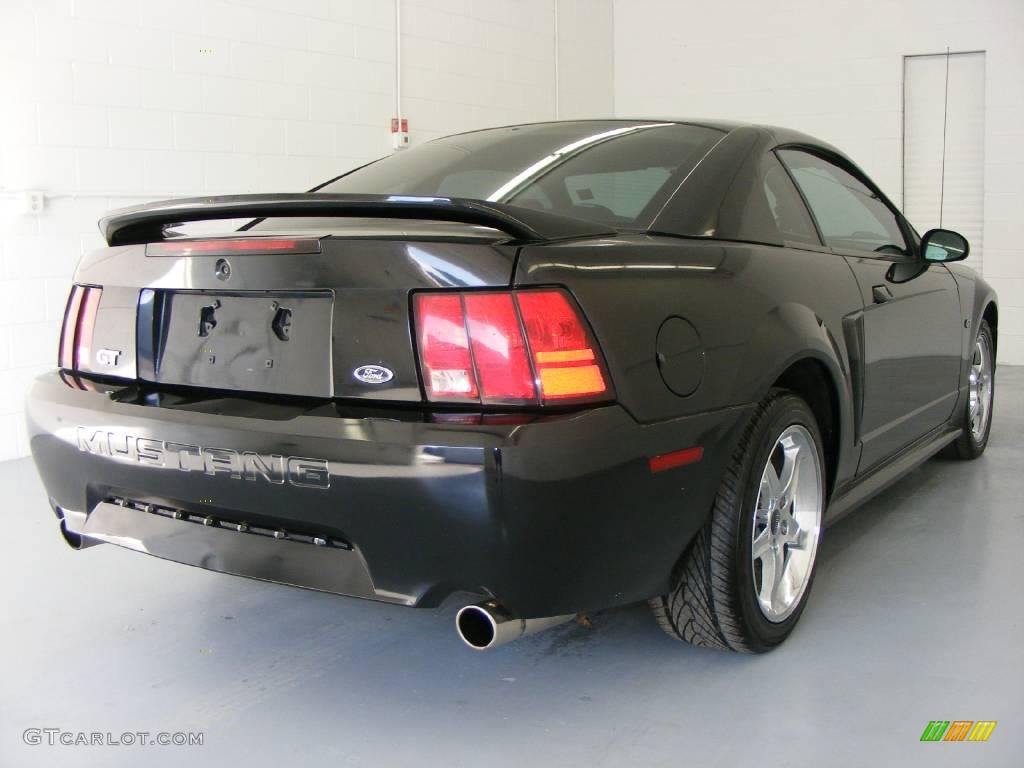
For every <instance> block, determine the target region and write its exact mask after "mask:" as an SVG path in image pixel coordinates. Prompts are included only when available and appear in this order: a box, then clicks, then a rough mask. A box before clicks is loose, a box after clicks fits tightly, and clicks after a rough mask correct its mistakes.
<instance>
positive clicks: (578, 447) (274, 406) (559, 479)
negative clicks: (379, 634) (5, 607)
mask: <svg viewBox="0 0 1024 768" xmlns="http://www.w3.org/2000/svg"><path fill="white" fill-rule="evenodd" d="M103 389H104V388H102V387H101V389H100V391H83V390H81V389H78V388H76V387H74V386H72V385H71V384H70V383H69V382H67V381H65V379H64V378H63V377H62V376H61V375H60V374H57V373H50V374H45V375H43V376H41V377H39V378H38V379H37V380H36V382H35V383H34V385H33V388H32V390H31V392H30V395H29V398H28V403H27V412H28V420H29V431H30V436H31V446H32V454H33V457H34V459H35V462H36V466H37V468H38V470H39V473H40V476H41V477H42V480H43V483H44V485H45V487H46V490H47V493H48V494H49V497H50V500H51V503H52V504H53V505H54V507H55V508H56V509H57V510H58V514H60V515H62V517H63V525H64V526H65V528H66V530H67V531H69V532H70V533H71V534H72V535H81V536H82V537H83V542H84V543H95V542H109V543H115V544H119V545H121V546H126V547H129V548H132V549H137V550H140V551H145V552H148V553H150V554H155V555H157V556H160V557H165V558H168V559H171V560H176V561H179V562H183V563H187V564H191V565H197V566H201V567H205V568H209V569H212V570H217V571H223V572H227V573H236V574H239V575H244V576H250V577H254V578H260V579H266V580H270V581H277V582H282V583H287V584H294V585H297V586H303V587H310V588H314V589H323V590H326V591H330V592H337V593H340V594H347V595H352V596H356V597H364V598H371V599H378V600H385V601H389V602H395V603H402V604H406V605H421V606H432V605H436V604H438V603H439V602H440V601H441V600H443V599H444V598H445V597H446V596H448V595H449V594H451V593H453V592H457V591H467V592H473V593H478V594H481V595H486V596H489V597H493V598H495V599H497V600H499V601H500V602H501V603H502V604H503V605H504V606H506V608H507V609H508V610H509V611H510V612H511V613H512V614H513V615H515V616H518V617H523V618H528V617H537V616H551V615H560V614H566V613H573V612H576V611H585V610H595V609H598V608H602V607H608V606H612V605H618V604H624V603H628V602H633V601H636V600H641V599H646V598H648V597H650V596H652V595H655V594H659V593H661V592H664V591H665V590H666V588H667V586H668V579H669V574H670V572H671V570H672V567H673V565H674V564H675V562H676V560H677V559H678V557H679V555H680V554H681V553H682V551H683V550H684V548H685V547H686V545H687V543H688V542H689V541H690V539H691V538H692V537H693V535H694V534H695V533H696V531H697V530H698V529H699V528H700V527H701V526H702V525H703V523H704V521H705V520H706V517H707V512H708V510H709V509H710V505H711V501H712V498H713V495H714V492H715V490H716V488H717V481H718V478H719V477H720V474H721V466H722V463H723V460H724V458H725V456H727V455H728V452H729V451H730V450H731V446H732V444H733V441H734V433H735V430H736V427H737V425H738V424H740V423H741V422H742V419H743V417H744V416H745V414H746V411H747V409H746V408H734V409H728V410H723V411H717V412H714V413H709V414H703V415H698V416H692V417H687V418H683V419H677V420H673V421H670V422H663V423H658V424H649V425H641V424H638V423H637V422H636V421H634V420H633V419H632V418H631V417H630V416H629V414H628V413H627V412H626V411H625V410H623V409H622V408H620V407H618V406H615V405H611V406H604V407H600V408H593V409H590V410H587V411H582V412H578V413H573V414H564V415H553V416H545V417H540V418H535V419H533V420H524V419H509V418H503V417H496V418H494V419H491V420H490V423H487V421H486V419H485V420H484V423H481V419H480V418H479V417H472V416H456V415H452V416H446V417H445V416H431V415H429V414H423V413H419V412H412V411H407V410H397V409H395V410H382V409H380V408H377V409H371V408H364V407H360V408H358V409H345V408H343V407H342V406H339V405H336V404H333V403H326V404H321V405H310V404H308V403H307V404H304V405H292V404H281V403H260V402H256V401H253V400H248V399H242V398H220V397H208V398H206V399H196V398H192V399H190V400H184V399H178V400H177V401H175V400H174V398H167V397H164V398H158V397H157V396H155V395H149V396H146V395H141V394H138V393H136V392H135V391H134V389H132V390H125V391H123V392H119V391H115V392H114V394H113V395H111V394H108V393H106V392H105V391H102V390H103ZM114 389H115V390H116V388H114ZM158 399H161V400H162V402H160V403H159V404H147V403H150V402H152V403H156V401H157V400H158ZM696 445H701V446H703V447H704V449H705V452H704V457H703V459H702V460H701V461H700V462H699V463H697V464H693V465H690V466H685V467H679V468H676V469H672V470H668V471H665V472H659V473H656V474H652V473H651V471H650V468H649V466H648V458H649V457H651V456H655V455H659V454H663V453H668V452H670V451H674V450H678V449H680V448H687V447H691V446H696ZM239 528H241V530H239ZM279 530H283V531H285V532H287V535H285V534H281V533H279V534H278V536H280V537H282V538H274V532H275V531H279Z"/></svg>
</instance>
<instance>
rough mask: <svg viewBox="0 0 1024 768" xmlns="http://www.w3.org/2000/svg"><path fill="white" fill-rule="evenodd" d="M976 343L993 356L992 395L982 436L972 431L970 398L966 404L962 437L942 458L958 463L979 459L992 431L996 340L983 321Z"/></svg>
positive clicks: (952, 444)
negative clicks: (983, 345) (982, 344)
mask: <svg viewBox="0 0 1024 768" xmlns="http://www.w3.org/2000/svg"><path fill="white" fill-rule="evenodd" d="M975 339H976V343H975V346H976V347H977V344H978V343H979V342H981V343H984V344H985V348H986V349H988V350H989V352H990V354H991V355H992V359H991V363H992V367H991V375H992V381H991V387H992V395H991V399H990V401H989V407H988V411H987V414H986V416H985V424H984V428H983V429H982V431H981V434H980V435H978V436H975V434H974V431H973V430H972V429H971V402H970V398H968V399H967V402H966V403H965V404H964V414H963V431H962V432H961V433H960V437H958V438H957V439H956V440H954V441H953V442H952V443H950V444H949V445H947V446H946V447H945V448H944V449H943V450H942V454H941V455H942V456H943V457H944V458H947V459H955V460H958V461H972V460H973V459H976V458H978V457H979V456H981V454H983V453H984V452H985V446H987V445H988V436H989V434H990V433H991V431H992V411H993V408H994V406H995V400H996V384H995V372H996V363H995V350H996V347H995V339H993V337H992V329H991V328H989V326H988V323H987V322H986V321H984V320H982V321H981V325H980V326H979V327H978V335H977V336H976V337H975Z"/></svg>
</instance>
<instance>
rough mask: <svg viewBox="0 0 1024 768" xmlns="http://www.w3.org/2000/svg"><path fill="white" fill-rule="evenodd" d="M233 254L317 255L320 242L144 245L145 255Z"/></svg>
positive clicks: (264, 239)
mask: <svg viewBox="0 0 1024 768" xmlns="http://www.w3.org/2000/svg"><path fill="white" fill-rule="evenodd" d="M234 253H320V241H319V240H316V239H313V238H303V239H297V240H294V239H290V238H289V239H283V238H270V237H246V238H235V239H226V238H225V239H220V240H177V241H176V240H166V241H164V242H161V243H148V244H147V245H146V255H147V256H230V255H231V254H234Z"/></svg>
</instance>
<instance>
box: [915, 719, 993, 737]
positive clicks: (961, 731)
mask: <svg viewBox="0 0 1024 768" xmlns="http://www.w3.org/2000/svg"><path fill="white" fill-rule="evenodd" d="M995 729H996V721H995V720H953V721H952V722H950V721H949V720H932V721H930V722H929V723H928V726H927V727H926V728H925V729H924V733H922V734H921V741H988V737H989V736H991V735H992V731H994V730H995Z"/></svg>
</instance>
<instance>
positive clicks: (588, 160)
mask: <svg viewBox="0 0 1024 768" xmlns="http://www.w3.org/2000/svg"><path fill="white" fill-rule="evenodd" d="M721 138H722V133H721V132H720V131H718V130H715V129H712V128H706V127H703V126H696V125H681V124H676V123H651V122H624V121H586V122H573V123H543V124H538V125H522V126H513V127H510V128H495V129H490V130H485V131H475V132H472V133H464V134H459V135H456V136H448V137H446V138H443V139H437V140H436V141H431V142H429V143H426V144H422V145H420V146H418V147H415V148H413V149H409V150H406V151H403V152H398V153H396V154H394V155H391V156H389V157H386V158H384V159H382V160H378V161H377V162H375V163H372V164H370V165H368V166H365V167H363V168H359V169H357V170H355V171H353V172H352V173H349V174H347V175H345V176H343V177H341V178H340V179H336V180H335V181H332V182H330V183H329V184H327V185H325V186H323V187H321V188H320V189H318V190H317V191H318V192H328V193H352V194H360V193H361V194H390V195H417V196H426V197H464V198H471V199H477V200H489V201H492V202H499V203H507V204H509V205H514V206H520V207H524V208H533V209H537V210H542V211H548V212H550V213H555V214H561V215H566V216H574V217H576V218H581V219H588V220H592V221H598V222H600V223H603V224H611V225H613V226H627V227H628V226H643V225H644V224H646V223H648V222H649V220H650V219H652V218H653V216H654V214H656V213H657V211H658V210H660V208H661V206H662V205H664V203H665V201H666V200H667V199H668V197H669V195H671V194H672V192H674V191H675V189H676V188H677V187H678V186H679V184H680V183H681V182H682V180H683V179H684V178H685V177H686V175H687V174H688V173H689V172H690V171H691V170H693V168H694V166H696V164H697V163H698V162H700V160H701V158H702V157H704V155H705V154H707V152H708V151H709V150H710V149H711V147H713V146H714V145H715V143H716V142H717V141H718V140H719V139H721Z"/></svg>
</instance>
